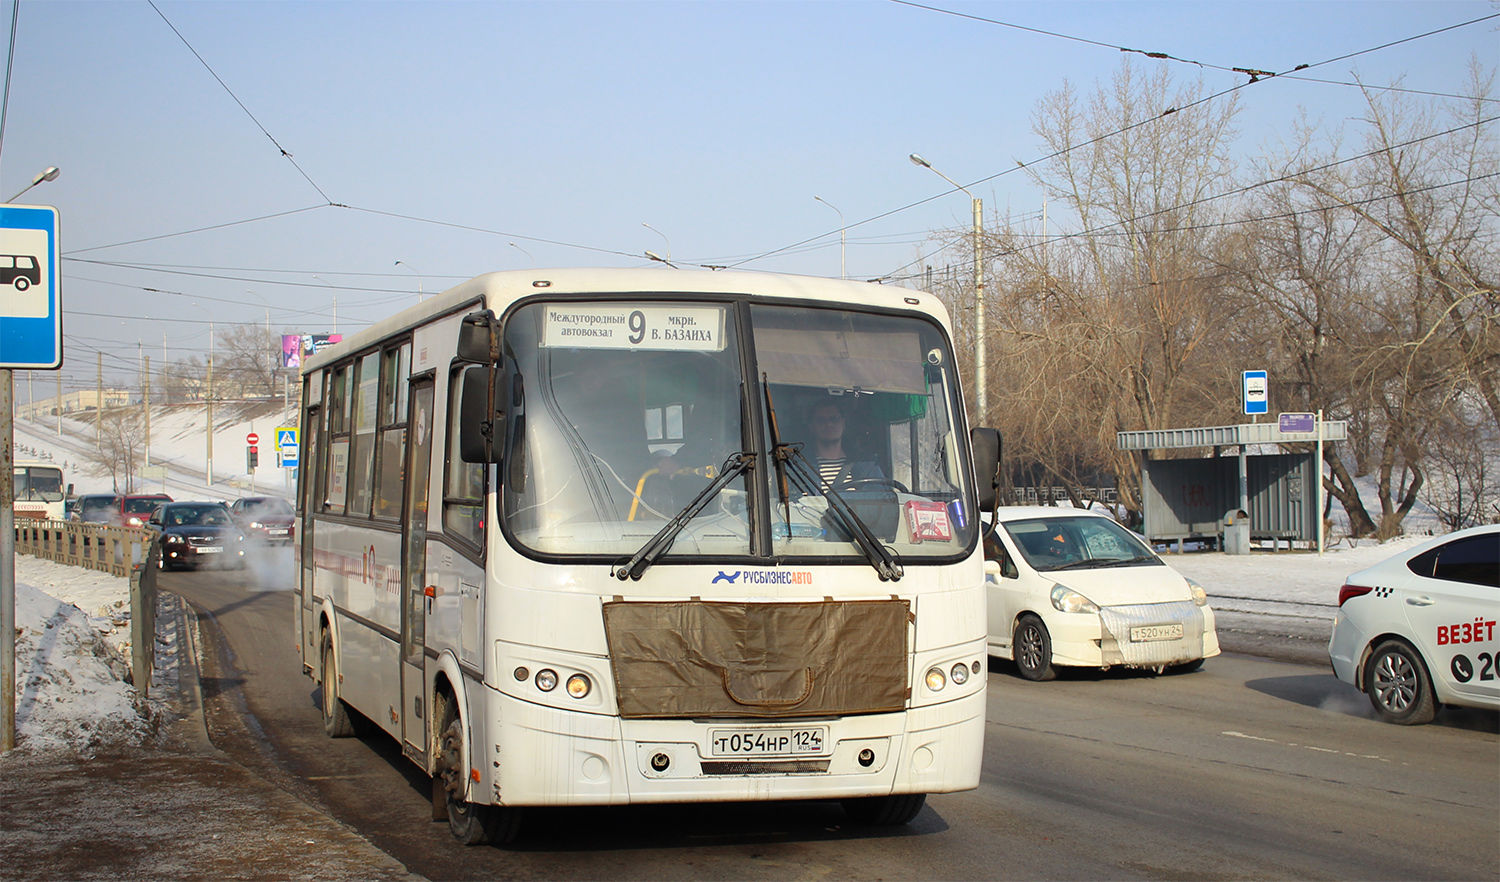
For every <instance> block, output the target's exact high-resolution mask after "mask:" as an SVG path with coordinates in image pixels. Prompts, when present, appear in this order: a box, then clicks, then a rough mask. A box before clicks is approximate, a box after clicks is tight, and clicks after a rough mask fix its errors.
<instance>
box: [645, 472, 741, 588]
mask: <svg viewBox="0 0 1500 882" xmlns="http://www.w3.org/2000/svg"><path fill="white" fill-rule="evenodd" d="M752 468H755V454H753V453H746V452H745V451H740V452H738V453H731V454H729V458H728V459H726V460H724V467H723V468H722V469H720V470H719V476H718V477H717V478H715V479H714V481H713V483H711V484H709V485H708V486H707V487H704V488H703V490H702V491H700V492H699V493H698V495H697V496H694V497H693V498H692V500H690V501H689V502H688V504H687V505H685V506H683V508H682V511H680V512H678V513H677V516H676V517H674V518H672V520H670V521H668V522H667V525H666V526H665V527H662V528H661V530H660V531H658V532H657V534H656V535H655V536H652V537H651V538H650V539H649V540H647V542H646V544H645V545H642V546H641V550H640V551H637V552H636V553H635V556H634V557H632V558H631V559H630V560H628V561H626V562H625V563H624V564H622V565H620V566H619V567H616V568H615V578H617V579H619V580H620V581H621V582H623V581H625V580H626V579H632V580H635V581H639V580H640V578H641V576H642V575H644V574H645V572H646V570H648V569H650V568H651V565H652V564H654V563H656V562H657V561H658V560H660V559H661V556H662V555H664V554H666V553H667V549H669V548H671V547H672V542H673V541H674V540H675V539H676V538H677V534H678V533H681V532H682V531H683V529H684V528H686V527H687V525H688V521H691V520H692V519H693V518H695V517H697V516H698V512H700V511H702V510H703V509H704V508H705V507H706V506H707V505H708V503H709V501H710V500H712V499H713V498H714V497H715V496H717V495H718V493H719V491H720V490H723V489H724V488H725V487H726V486H728V484H729V482H730V481H732V480H734V479H735V478H737V477H739V476H740V475H742V474H744V473H745V472H747V471H749V470H750V469H752Z"/></svg>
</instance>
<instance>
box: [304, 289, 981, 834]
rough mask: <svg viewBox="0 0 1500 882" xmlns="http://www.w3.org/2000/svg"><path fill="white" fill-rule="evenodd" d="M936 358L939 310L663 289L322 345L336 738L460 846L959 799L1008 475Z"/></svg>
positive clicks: (316, 604)
mask: <svg viewBox="0 0 1500 882" xmlns="http://www.w3.org/2000/svg"><path fill="white" fill-rule="evenodd" d="M955 364H956V363H955V359H954V355H953V349H952V343H951V339H950V335H949V332H948V327H947V317H946V313H945V311H944V309H943V307H942V305H941V303H940V302H939V301H938V300H937V299H936V298H934V297H931V296H929V295H926V294H921V293H918V292H914V291H909V290H902V289H894V290H893V289H886V288H882V287H880V286H876V285H869V284H859V283H851V282H836V281H829V280H820V279H810V278H800V277H787V276H773V275H760V274H742V273H697V272H675V271H670V270H547V271H535V272H509V273H493V274H490V275H486V276H481V277H479V278H477V279H474V280H472V281H470V282H466V283H464V284H461V285H459V286H457V287H456V288H454V289H452V290H450V291H448V292H446V293H444V294H441V295H437V296H435V297H433V298H431V299H429V300H427V301H425V302H423V303H422V304H420V305H419V306H415V307H413V308H411V309H409V310H407V311H405V312H403V313H401V314H400V315H397V316H395V317H393V318H391V319H388V320H386V321H384V322H381V323H380V324H378V325H376V326H374V327H372V328H370V329H368V330H366V331H364V332H361V333H359V334H355V335H352V336H349V337H346V338H345V340H344V341H343V342H342V343H341V344H339V345H337V346H334V347H331V348H330V349H328V350H325V351H322V352H319V353H318V354H316V355H315V356H313V357H312V358H310V359H309V360H308V361H307V363H306V364H305V365H304V375H303V383H304V394H303V401H304V412H303V414H302V420H301V425H302V427H303V433H302V443H303V450H302V451H301V456H302V462H303V463H304V468H303V469H302V471H301V474H300V484H299V489H298V500H297V504H298V513H299V514H298V518H299V524H298V529H297V533H296V535H297V547H298V550H299V551H298V553H299V560H300V566H299V583H298V586H297V591H298V603H297V605H296V616H297V621H296V623H295V626H296V628H297V630H298V634H299V640H298V643H299V646H300V648H301V652H302V657H303V669H304V672H305V673H307V674H308V675H309V676H311V677H312V678H313V679H315V680H316V681H317V682H319V683H320V684H321V690H320V694H321V700H322V706H323V715H324V724H325V728H326V729H327V731H328V733H329V734H330V735H333V736H341V735H348V734H351V733H352V732H353V731H354V728H355V726H356V725H357V724H359V723H369V724H373V725H375V726H378V727H379V728H381V729H382V730H384V731H385V732H387V733H389V734H390V735H391V736H392V737H394V738H396V739H397V740H398V742H399V743H400V744H401V745H402V747H403V750H404V751H405V753H406V755H407V756H408V757H410V758H411V759H412V760H413V761H415V762H416V763H418V764H419V765H421V766H422V767H423V768H424V769H425V770H426V771H427V772H428V773H429V774H431V775H432V776H433V786H434V804H436V805H442V806H446V810H447V814H448V820H449V824H450V827H451V829H452V831H453V833H454V835H455V836H456V837H458V838H459V839H460V840H461V841H463V842H467V843H474V842H481V841H486V840H491V839H495V838H500V839H504V838H509V837H510V836H512V835H514V833H515V831H516V829H517V825H518V823H519V818H520V814H519V812H520V809H521V808H522V807H529V806H548V805H583V804H628V803H644V802H691V801H714V800H725V801H727V800H755V799H812V798H836V799H841V800H843V801H844V805H845V807H846V808H847V810H848V811H849V812H850V814H851V815H852V816H853V817H854V818H855V819H857V820H859V821H864V822H870V823H904V822H906V821H909V820H910V819H911V818H913V817H915V815H916V814H917V813H918V812H919V811H920V810H921V808H922V805H923V800H924V799H925V795H926V794H928V793H940V792H948V791H954V790H962V789H968V788H972V787H974V786H976V785H977V783H978V779H979V765H980V756H981V751H982V741H983V734H984V707H985V679H986V678H985V676H984V663H985V659H986V654H985V605H984V604H985V596H984V589H983V568H982V560H981V554H980V551H979V543H978V541H977V539H978V527H979V518H978V517H977V512H978V507H979V506H980V505H981V503H983V504H985V505H989V504H992V501H993V500H992V497H993V484H994V482H993V480H992V479H989V480H986V481H985V482H984V483H985V488H984V489H985V492H984V493H983V494H980V493H978V492H977V491H978V488H976V482H975V480H974V474H975V471H974V465H973V462H972V461H971V453H970V448H971V445H970V437H969V435H968V434H966V431H965V426H964V413H963V407H962V396H961V391H960V388H959V384H958V377H957V370H956V366H955ZM978 431H979V432H980V437H982V438H984V439H988V440H986V443H985V444H983V445H976V446H975V447H976V450H977V449H980V448H981V447H982V448H983V449H984V450H985V451H986V452H984V453H978V454H976V455H975V457H974V458H977V459H978V460H979V461H980V462H981V465H980V467H979V471H980V473H981V474H985V475H988V476H993V475H994V473H995V470H996V466H997V463H998V456H999V449H998V439H997V438H996V437H995V436H993V433H988V434H985V430H978ZM835 441H836V442H837V443H833V442H835Z"/></svg>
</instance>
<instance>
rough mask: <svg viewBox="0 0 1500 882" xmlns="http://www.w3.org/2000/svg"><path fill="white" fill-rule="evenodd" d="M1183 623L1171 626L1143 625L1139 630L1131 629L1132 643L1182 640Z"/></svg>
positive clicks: (1174, 623) (1175, 623)
mask: <svg viewBox="0 0 1500 882" xmlns="http://www.w3.org/2000/svg"><path fill="white" fill-rule="evenodd" d="M1181 639H1182V623H1181V622H1173V623H1172V624H1170V625H1143V626H1142V627H1139V628H1131V629H1130V642H1131V643H1150V642H1151V641H1153V640H1181Z"/></svg>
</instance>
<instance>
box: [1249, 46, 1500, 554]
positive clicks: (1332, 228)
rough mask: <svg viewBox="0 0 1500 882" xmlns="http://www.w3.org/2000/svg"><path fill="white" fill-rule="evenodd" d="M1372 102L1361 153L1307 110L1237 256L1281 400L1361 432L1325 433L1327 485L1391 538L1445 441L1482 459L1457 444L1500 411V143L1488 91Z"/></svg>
mask: <svg viewBox="0 0 1500 882" xmlns="http://www.w3.org/2000/svg"><path fill="white" fill-rule="evenodd" d="M1475 83H1476V89H1480V90H1482V91H1483V92H1487V91H1488V90H1489V88H1490V83H1489V81H1488V80H1485V79H1482V78H1480V77H1478V76H1477V75H1476V80H1475ZM1368 107H1369V115H1368V117H1367V119H1366V123H1367V130H1366V133H1365V139H1364V143H1363V147H1364V152H1363V153H1361V154H1357V155H1355V156H1353V157H1344V158H1339V156H1338V154H1339V153H1340V152H1341V151H1340V144H1339V141H1338V139H1337V137H1334V138H1323V137H1322V135H1321V133H1320V132H1318V131H1317V130H1316V129H1315V128H1314V127H1312V126H1309V125H1306V124H1305V123H1304V124H1303V125H1302V126H1300V127H1299V130H1298V137H1297V138H1296V139H1295V146H1294V147H1293V148H1291V149H1290V150H1288V151H1287V152H1286V153H1285V154H1284V155H1283V156H1281V157H1279V158H1274V159H1270V160H1267V161H1265V162H1264V163H1263V164H1262V165H1261V166H1260V168H1259V171H1260V172H1261V173H1262V174H1264V175H1265V176H1266V177H1267V179H1268V180H1270V181H1272V182H1273V183H1272V184H1271V185H1270V186H1267V187H1263V188H1261V189H1260V190H1259V192H1258V194H1257V196H1256V199H1255V201H1254V205H1253V209H1254V214H1256V215H1258V216H1259V217H1260V218H1261V220H1260V221H1259V222H1258V223H1257V224H1256V225H1255V226H1254V227H1253V228H1247V229H1248V232H1246V233H1245V234H1244V235H1243V236H1242V238H1241V242H1240V246H1239V247H1238V248H1237V250H1236V251H1235V253H1234V255H1233V256H1232V258H1231V262H1232V263H1233V264H1234V268H1235V270H1236V273H1235V278H1236V284H1237V285H1239V286H1240V287H1241V289H1242V290H1243V291H1244V292H1246V293H1247V294H1248V296H1249V297H1251V298H1252V299H1253V300H1254V301H1255V302H1256V303H1257V304H1258V309H1257V310H1256V312H1255V314H1256V315H1259V316H1262V317H1264V319H1265V321H1264V322H1263V323H1262V333H1263V334H1264V336H1265V337H1266V339H1267V340H1268V344H1269V345H1268V351H1269V352H1270V353H1271V354H1272V357H1273V360H1274V363H1275V365H1276V367H1275V371H1274V373H1275V374H1276V375H1278V376H1280V377H1282V378H1284V379H1283V381H1282V382H1281V383H1280V384H1279V388H1278V390H1277V391H1278V395H1280V396H1284V397H1282V398H1281V400H1288V401H1293V402H1297V403H1299V404H1301V405H1302V406H1303V407H1306V408H1307V409H1309V410H1311V409H1314V408H1323V409H1324V410H1325V411H1326V412H1327V413H1328V414H1329V415H1330V416H1331V417H1333V418H1343V419H1347V420H1349V426H1350V442H1349V443H1348V444H1347V445H1344V446H1343V448H1342V449H1340V448H1333V447H1330V448H1325V460H1326V462H1327V463H1328V465H1329V467H1330V471H1331V478H1329V479H1328V480H1327V482H1326V484H1325V486H1326V488H1327V489H1328V491H1329V493H1330V494H1331V495H1332V496H1333V497H1334V498H1337V499H1338V500H1339V501H1340V503H1341V504H1342V505H1343V507H1344V509H1345V511H1346V512H1347V513H1348V516H1349V522H1350V529H1351V532H1352V533H1353V535H1356V536H1359V535H1368V534H1374V535H1376V536H1378V537H1380V538H1382V539H1384V538H1389V537H1391V536H1394V535H1397V534H1399V533H1400V532H1401V529H1402V526H1401V525H1402V522H1403V521H1404V520H1405V518H1406V516H1407V514H1408V513H1409V512H1410V511H1411V510H1412V508H1413V506H1414V505H1415V504H1416V503H1417V501H1418V500H1419V499H1420V498H1421V496H1422V490H1423V486H1424V484H1425V483H1426V481H1427V480H1428V471H1429V469H1430V468H1432V467H1433V466H1434V465H1437V464H1438V463H1435V462H1434V461H1433V460H1432V457H1433V454H1434V452H1435V451H1438V450H1446V451H1449V453H1448V454H1445V455H1444V458H1443V461H1444V463H1446V465H1444V466H1443V468H1444V469H1445V471H1444V474H1445V475H1447V474H1448V473H1449V471H1451V469H1452V468H1458V467H1460V466H1458V463H1459V462H1460V461H1465V462H1467V461H1470V460H1469V458H1468V457H1462V456H1460V457H1458V458H1457V459H1455V457H1454V456H1453V455H1452V451H1454V450H1455V449H1456V448H1457V447H1462V446H1464V445H1468V446H1470V447H1472V446H1473V443H1474V439H1475V438H1477V437H1481V436H1488V435H1493V434H1494V430H1495V427H1496V425H1500V411H1497V409H1496V403H1497V402H1496V398H1495V379H1494V375H1495V370H1496V368H1497V367H1500V335H1497V328H1496V314H1497V306H1500V303H1497V301H1496V293H1495V290H1494V286H1493V285H1492V284H1491V283H1490V282H1489V281H1487V280H1489V279H1493V278H1494V277H1495V272H1494V270H1495V262H1496V252H1495V248H1494V246H1495V233H1496V232H1497V230H1496V217H1497V213H1496V211H1495V208H1496V207H1497V200H1496V192H1497V191H1496V177H1495V175H1496V172H1497V155H1496V153H1497V151H1496V147H1495V145H1494V144H1493V142H1492V141H1493V139H1492V138H1489V137H1488V136H1487V134H1486V132H1485V127H1486V126H1487V125H1488V123H1486V122H1485V121H1484V117H1483V115H1482V112H1481V111H1482V103H1481V102H1476V103H1474V104H1473V105H1471V106H1470V108H1469V110H1468V114H1467V115H1466V116H1465V115H1458V117H1457V118H1449V119H1446V120H1440V119H1439V118H1438V117H1437V116H1436V115H1434V114H1433V113H1432V112H1431V111H1430V108H1424V107H1421V106H1415V105H1414V103H1413V102H1411V101H1409V100H1407V99H1392V98H1389V97H1386V96H1376V95H1373V94H1369V95H1368ZM1445 127H1446V128H1445ZM1474 401H1481V402H1483V405H1482V406H1481V407H1480V408H1478V409H1476V408H1474V407H1472V406H1467V407H1466V406H1464V405H1465V402H1470V403H1472V402H1474ZM1485 413H1487V414H1488V415H1489V416H1488V417H1482V416H1481V415H1482V414H1485ZM1476 418H1478V419H1482V420H1483V422H1481V423H1476V422H1475V420H1476ZM1346 454H1347V455H1348V456H1349V457H1350V458H1351V459H1352V470H1351V468H1350V465H1351V463H1349V462H1346V459H1345V455H1346ZM1365 477H1373V479H1374V485H1375V496H1376V500H1377V502H1378V505H1379V507H1380V510H1379V512H1378V513H1375V514H1372V513H1370V512H1369V511H1368V510H1367V508H1366V505H1365V501H1364V499H1363V498H1362V495H1361V492H1360V487H1361V484H1360V480H1359V479H1361V478H1365ZM1446 483H1447V482H1446V481H1445V484H1446ZM1469 486H1470V487H1471V488H1472V487H1473V485H1472V483H1471V484H1469Z"/></svg>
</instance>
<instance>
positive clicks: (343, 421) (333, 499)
mask: <svg viewBox="0 0 1500 882" xmlns="http://www.w3.org/2000/svg"><path fill="white" fill-rule="evenodd" d="M349 380H350V365H348V364H343V365H340V366H339V368H338V369H337V370H335V371H334V372H333V377H332V379H330V380H329V383H328V462H327V464H326V465H325V466H324V471H323V474H324V483H323V486H324V487H325V491H324V493H325V495H324V497H323V510H324V511H326V512H330V513H332V514H343V513H344V500H345V499H346V498H347V497H348V493H349V481H348V478H349Z"/></svg>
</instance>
